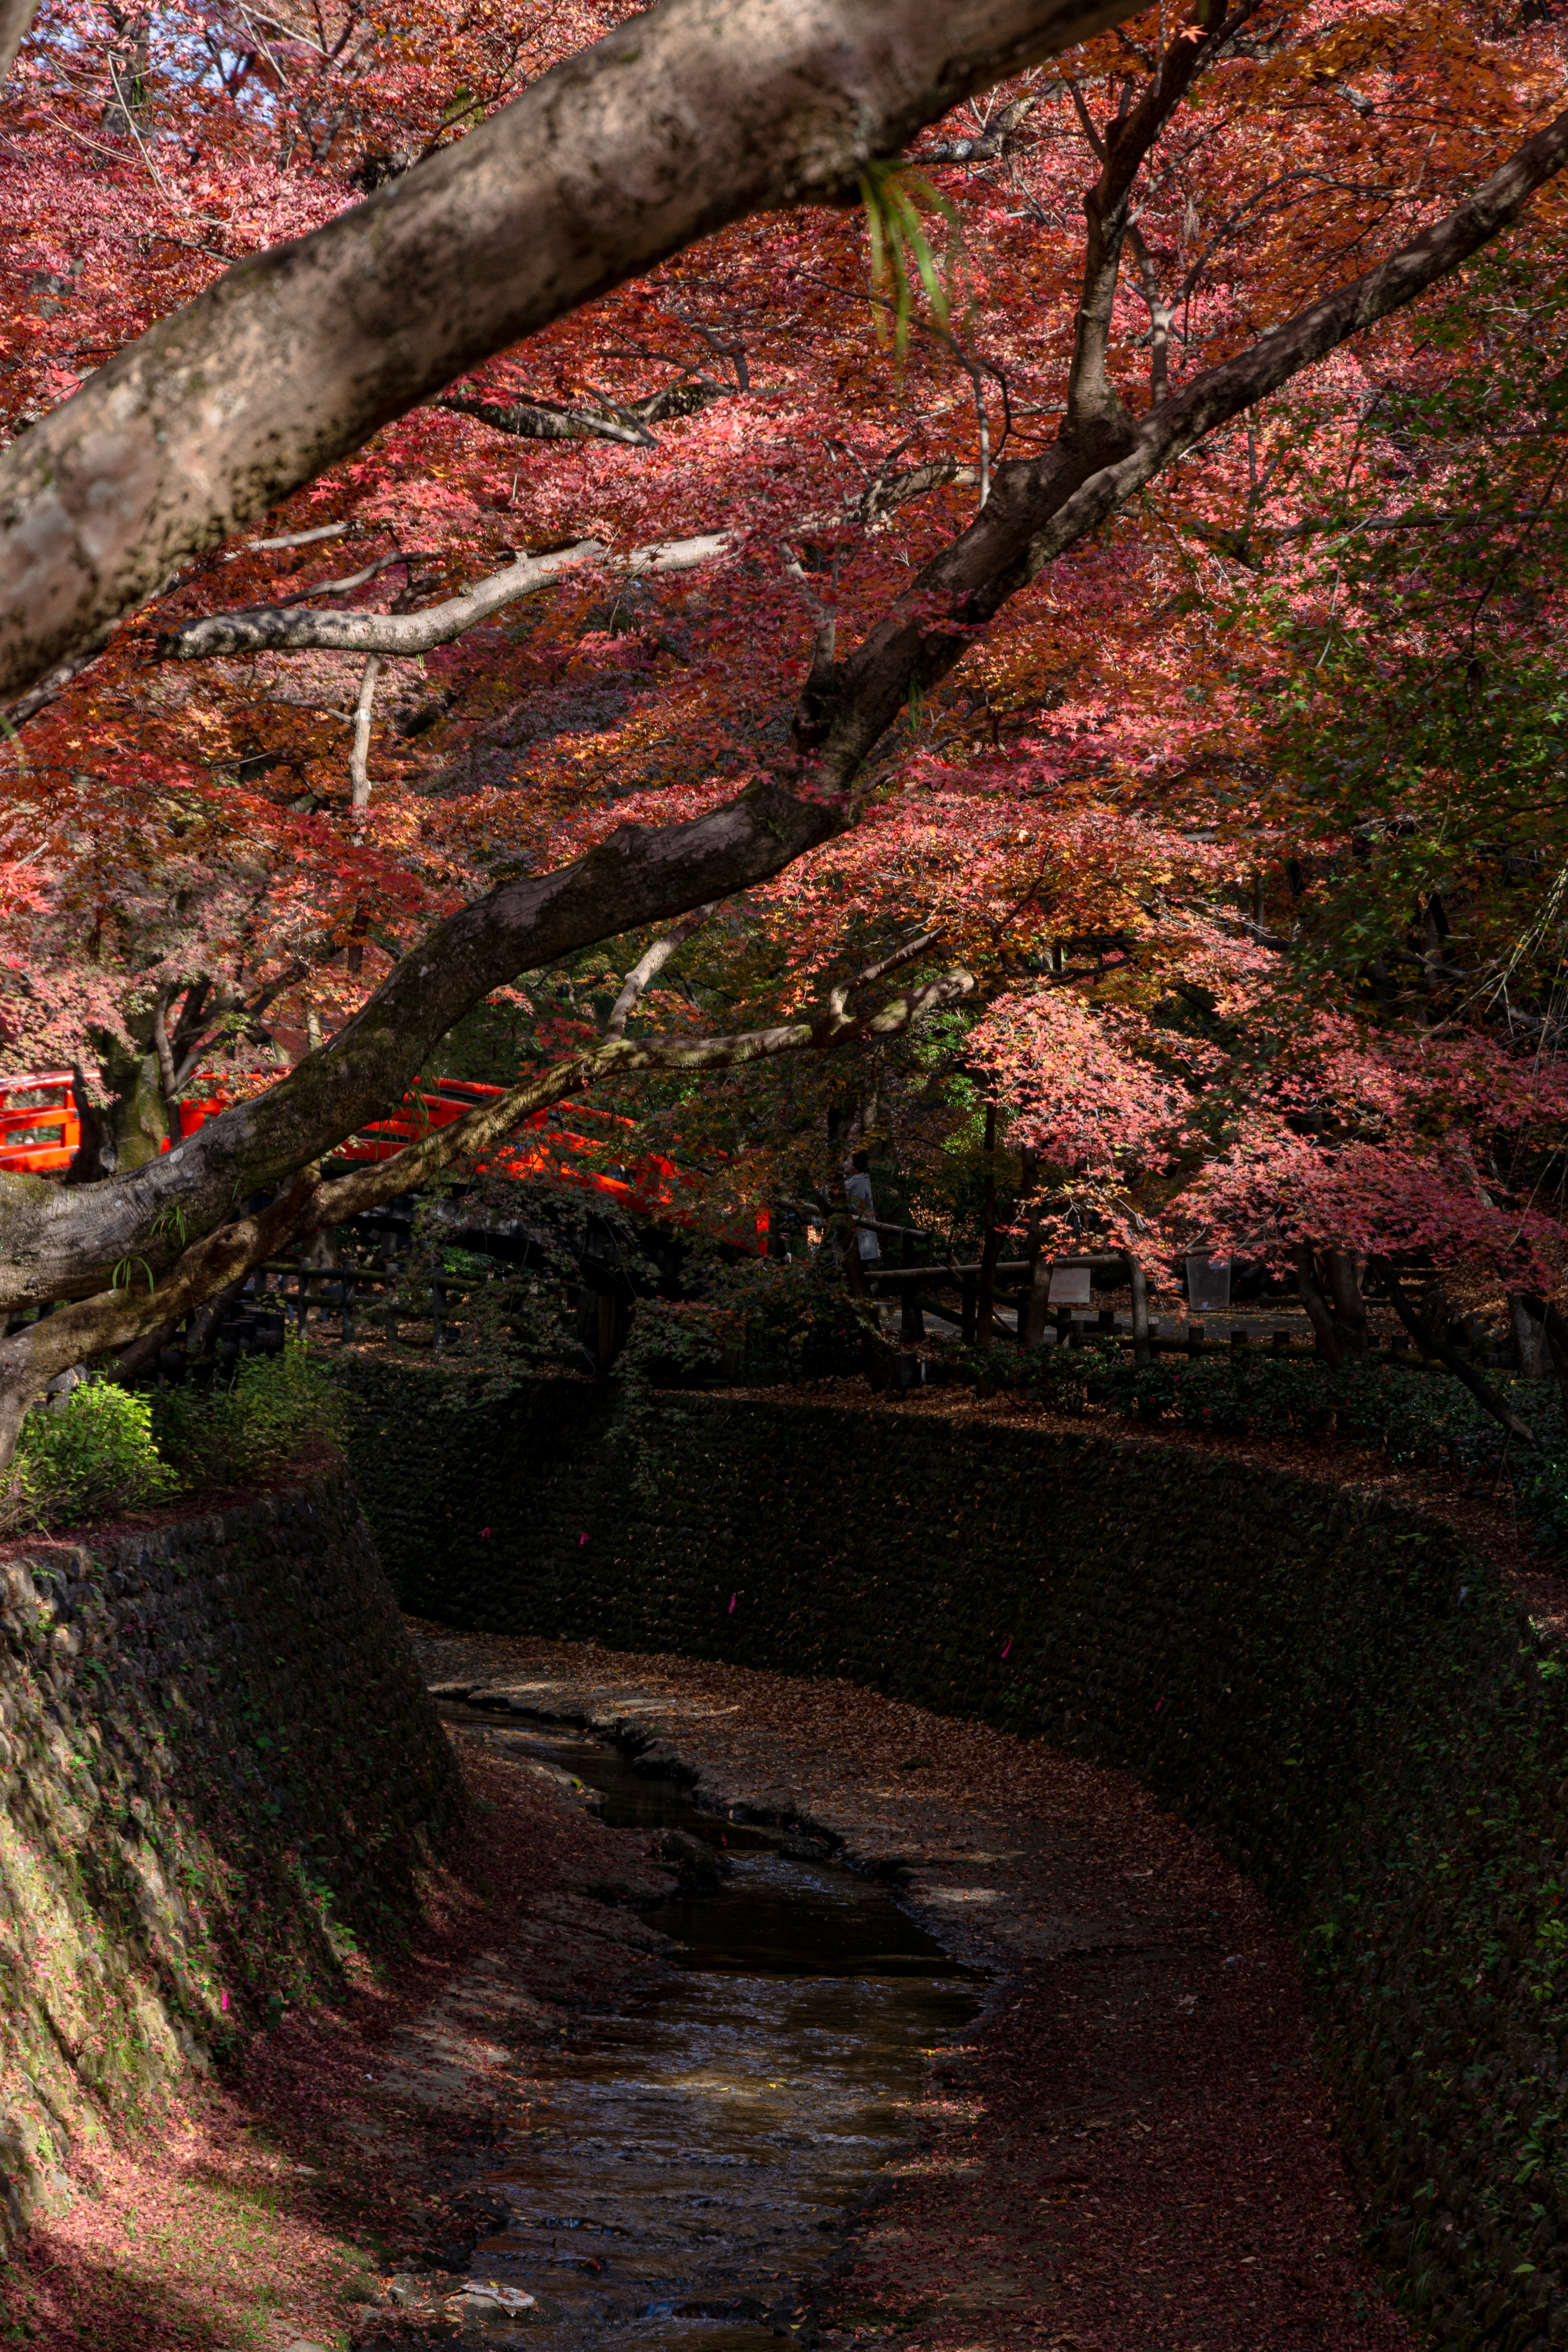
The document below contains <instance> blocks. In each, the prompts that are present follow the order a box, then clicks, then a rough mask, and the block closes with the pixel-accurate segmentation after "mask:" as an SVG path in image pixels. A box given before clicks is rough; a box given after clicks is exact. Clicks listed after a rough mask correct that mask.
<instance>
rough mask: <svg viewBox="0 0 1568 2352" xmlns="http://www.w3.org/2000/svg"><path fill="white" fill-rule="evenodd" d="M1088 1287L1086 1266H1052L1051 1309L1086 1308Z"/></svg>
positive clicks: (1088, 1294)
mask: <svg viewBox="0 0 1568 2352" xmlns="http://www.w3.org/2000/svg"><path fill="white" fill-rule="evenodd" d="M1089 1297H1090V1287H1089V1268H1088V1266H1087V1265H1053V1266H1052V1268H1051V1287H1050V1295H1049V1297H1048V1298H1047V1305H1048V1306H1051V1307H1087V1306H1088V1305H1089Z"/></svg>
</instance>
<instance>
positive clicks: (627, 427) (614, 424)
mask: <svg viewBox="0 0 1568 2352" xmlns="http://www.w3.org/2000/svg"><path fill="white" fill-rule="evenodd" d="M431 405H432V406H433V407H435V408H449V409H450V410H451V411H452V412H453V414H454V415H457V416H475V417H478V419H479V423H480V424H481V425H489V426H490V428H491V430H492V431H493V432H496V433H510V434H514V435H515V436H517V437H518V438H519V439H520V440H523V441H590V440H593V441H622V442H626V443H629V444H630V446H632V447H633V448H634V449H652V448H654V447H656V446H657V444H656V443H655V440H654V437H653V435H652V434H651V433H650V432H649V431H648V429H647V425H643V424H640V423H639V422H638V421H637V418H636V417H635V416H630V415H627V414H626V412H625V411H624V410H619V409H604V410H597V409H592V408H565V407H563V406H562V405H560V404H559V403H557V402H556V401H553V400H523V401H518V402H516V403H514V404H513V405H512V406H511V407H510V408H503V407H502V406H501V405H500V403H499V402H498V401H494V400H477V399H474V398H472V397H471V396H470V395H469V394H466V393H456V392H447V393H443V394H442V395H441V397H440V399H439V400H437V401H433V402H432V403H431Z"/></svg>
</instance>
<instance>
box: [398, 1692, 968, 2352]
mask: <svg viewBox="0 0 1568 2352" xmlns="http://www.w3.org/2000/svg"><path fill="white" fill-rule="evenodd" d="M445 1712H447V1715H448V1717H450V1718H452V1719H453V1722H454V1728H456V1727H458V1724H461V1723H467V1724H469V1725H478V1724H479V1723H481V1722H483V1723H489V1724H493V1722H494V1717H493V1716H490V1717H483V1716H480V1715H479V1713H478V1712H477V1711H473V1710H470V1709H468V1708H467V1707H464V1706H448V1707H447V1709H446V1710H445ZM504 1744H505V1747H506V1748H507V1749H510V1750H511V1751H512V1752H513V1753H514V1754H517V1755H518V1757H519V1760H520V1761H521V1760H522V1759H524V1758H525V1757H526V1758H527V1759H531V1760H533V1761H536V1762H539V1763H543V1764H545V1765H548V1766H552V1767H555V1768H557V1769H561V1770H562V1771H563V1772H565V1773H568V1774H570V1775H571V1776H573V1778H574V1779H575V1780H578V1781H581V1782H582V1783H584V1784H585V1786H586V1788H587V1789H588V1790H595V1791H597V1792H598V1795H597V1798H596V1801H595V1810H596V1811H598V1812H599V1814H600V1817H601V1818H602V1819H603V1820H604V1821H605V1822H606V1823H607V1824H610V1825H612V1826H616V1827H628V1828H639V1829H641V1828H646V1829H647V1830H648V1831H650V1832H657V1831H679V1832H684V1833H685V1835H686V1836H687V1837H688V1838H689V1839H695V1840H700V1841H701V1842H702V1843H703V1844H704V1845H705V1846H707V1847H708V1848H710V1849H711V1850H713V1851H714V1852H715V1853H717V1855H718V1856H719V1857H720V1860H721V1869H722V1873H723V1875H722V1878H721V1884H720V1886H719V1890H718V1891H717V1892H716V1893H714V1894H711V1895H677V1896H676V1897H675V1898H674V1899H672V1900H671V1901H669V1902H668V1903H663V1904H659V1905H658V1906H656V1907H655V1908H653V1909H651V1910H645V1911H644V1912H643V1913H642V1916H643V1917H644V1918H645V1919H646V1920H647V1924H648V1925H649V1926H650V1927H657V1928H658V1929H660V1930H661V1931H662V1932H663V1933H664V1934H666V1935H668V1936H669V1937H673V1938H675V1941H676V1947H677V1948H676V1949H675V1951H674V1952H673V1953H672V1954H671V1955H670V1959H671V1962H672V1965H671V1966H669V1967H668V1969H664V1970H662V1971H661V1972H660V1974H659V1977H658V1979H657V1980H656V1981H653V1982H649V1983H645V1984H644V1985H643V1986H642V1987H641V1988H640V1989H639V1990H637V1991H636V1992H635V1993H634V1994H632V1995H631V1996H630V1997H629V1998H627V1999H626V2000H623V2001H622V2002H621V2004H620V2005H619V2007H618V2008H617V2010H616V2011H615V2013H613V2014H609V2015H600V2016H589V2017H586V2018H584V2019H582V2020H580V2021H578V2023H577V2024H576V2025H575V2026H574V2028H573V2031H572V2033H571V2036H570V2038H569V2041H568V2042H567V2044H566V2046H565V2047H564V2049H563V2053H562V2057H561V2061H560V2063H559V2065H558V2066H557V2067H554V2068H552V2071H551V2074H550V2076H549V2078H548V2081H547V2084H546V2087H545V2091H544V2094H543V2095H542V2097H539V2098H536V2099H535V2100H534V2102H533V2103H532V2104H531V2105H530V2106H529V2107H528V2108H527V2109H526V2110H524V2111H522V2112H521V2113H520V2114H519V2116H518V2118H517V2122H516V2126H515V2128H514V2129H510V2130H503V2132H502V2135H501V2137H500V2140H499V2141H498V2143H497V2145H496V2147H495V2149H494V2154H493V2159H492V2161H491V2162H490V2163H489V2165H488V2166H487V2167H486V2168H485V2170H484V2171H483V2173H482V2174H481V2176H480V2177H479V2179H478V2180H477V2181H476V2183H475V2184H474V2185H475V2187H476V2189H479V2191H480V2192H481V2193H482V2194H483V2195H484V2196H485V2198H486V2199H487V2200H488V2204H489V2210H490V2211H491V2212H492V2213H494V2214H495V2215H496V2216H497V2217H498V2226H497V2227H496V2228H495V2229H494V2231H493V2233H492V2234H491V2235H489V2237H487V2238H485V2239H484V2240H482V2241H481V2242H480V2243H479V2246H478V2247H477V2248H476V2250H475V2252H474V2255H473V2259H472V2263H471V2264H470V2277H471V2279H472V2280H473V2281H474V2282H476V2283H482V2284H485V2285H486V2286H489V2285H491V2284H493V2285H494V2286H495V2287H497V2288H498V2289H500V2290H501V2292H500V2294H498V2296H497V2297H496V2299H495V2305H494V2308H493V2310H492V2311H491V2312H490V2313H489V2314H488V2315H485V2314H482V2313H481V2312H480V2311H479V2310H478V2309H475V2308H473V2307H472V2304H471V2300H470V2314H471V2319H472V2320H479V2321H485V2322H487V2323H488V2324H486V2325H485V2333H486V2334H487V2336H489V2340H490V2341H492V2342H496V2341H501V2340H505V2338H506V2336H508V2335H509V2334H510V2333H512V2332H513V2330H514V2328H515V2332H516V2334H517V2335H518V2337H519V2340H521V2335H522V2333H523V2330H524V2327H525V2326H526V2332H527V2335H528V2336H529V2339H530V2340H538V2339H539V2338H541V2337H543V2336H548V2337H549V2338H550V2339H551V2340H553V2341H555V2342H559V2343H561V2344H563V2345H566V2344H577V2343H586V2342H588V2341H589V2340H592V2341H594V2342H595V2343H600V2342H603V2341H605V2340H606V2339H608V2340H610V2341H612V2342H613V2341H616V2340H622V2341H625V2342H626V2343H628V2344H636V2345H638V2346H649V2347H654V2346H657V2347H678V2346H688V2345H689V2346H692V2347H710V2352H760V2347H763V2345H765V2344H768V2343H771V2342H772V2340H773V2337H774V2336H778V2335H783V2334H787V2333H788V2332H790V2330H791V2329H792V2327H794V2326H799V2325H800V2324H801V2322H802V2320H803V2317H805V2318H807V2321H808V2315H809V2302H808V2297H807V2289H808V2282H809V2281H810V2279H811V2277H812V2275H813V2274H814V2273H820V2272H821V2271H822V2270H823V2268H824V2266H825V2264H826V2263H827V2262H828V2261H829V2259H830V2258H831V2256H832V2253H833V2252H834V2239H835V2237H837V2236H838V2235H840V2234H841V2233H842V2231H843V2230H844V2228H845V2227H846V2225H847V2222H848V2221H849V2220H850V2219H851V2218H852V2213H853V2210H854V2209H855V2208H856V2207H857V2205H858V2204H860V2203H862V2202H863V2201H865V2200H866V2199H867V2196H868V2191H870V2190H871V2189H872V2185H873V2181H874V2177H875V2175H876V2174H877V2173H878V2172H879V2170H880V2169H881V2168H883V2167H885V2166H887V2165H889V2163H891V2162H894V2161H896V2160H897V2159H898V2158H900V2156H901V2155H903V2154H905V2153H906V2152H907V2151H908V2150H909V2148H910V2141H911V2134H912V2120H911V2108H912V2106H913V2105H915V2103H916V2102H918V2100H919V2098H920V2096H921V2090H922V2086H923V2082H924V2074H925V2063H926V2056H927V2053H930V2052H931V2050H932V2049H933V2048H940V2047H941V2046H942V2045H944V2044H945V2043H947V2042H950V2041H951V2040H952V2038H953V2037H954V2036H955V2035H962V2033H963V2030H964V2029H965V2027H966V2026H967V2025H968V2024H969V2023H970V2021H972V2020H973V2017H974V2016H975V2014H976V2012H977V2011H978V2008H979V2003H980V1997H981V1993H982V1990H983V1984H984V1980H983V1979H977V1978H976V1977H975V1975H974V1974H973V1971H969V1970H966V1969H963V1968H962V1967H961V1966H960V1965H959V1964H958V1963H957V1962H956V1961H954V1960H952V1959H951V1958H949V1957H948V1956H947V1954H945V1953H944V1952H943V1951H942V1948H941V1947H940V1946H939V1945H938V1944H937V1943H936V1942H935V1941H934V1939H933V1938H932V1937H930V1936H929V1935H928V1934H926V1932H925V1931H924V1930H923V1929H922V1928H921V1927H919V1926H917V1924H916V1923H915V1922H914V1921H913V1920H912V1919H911V1918H910V1917H909V1916H907V1915H906V1914H905V1913H904V1912H903V1911H902V1910H900V1907H899V1904H898V1902H897V1900H896V1898H895V1896H894V1894H893V1893H892V1891H891V1889H890V1888H889V1886H888V1885H885V1884H882V1883H880V1882H879V1881H876V1880H872V1879H868V1878H864V1877H858V1876H857V1875H855V1874H853V1873H851V1872H849V1871H847V1870H845V1869H842V1868H837V1867H835V1866H834V1864H832V1863H831V1861H829V1860H827V1859H826V1858H820V1859H819V1858H814V1854H813V1843H812V1842H811V1841H808V1840H801V1839H795V1840H792V1839H791V1838H790V1837H789V1836H788V1835H787V1834H786V1833H784V1832H767V1831H760V1830H758V1829H756V1828H754V1827H752V1826H751V1825H749V1824H742V1823H739V1822H733V1821H730V1820H727V1819H721V1818H720V1817H719V1816H717V1815H715V1814H713V1813H711V1812H703V1811H700V1809H699V1808H698V1807H697V1806H696V1805H695V1804H694V1803H693V1802H692V1801H691V1800H690V1798H689V1796H688V1795H687V1794H686V1793H685V1791H684V1790H682V1789H681V1788H680V1787H679V1785H677V1784H676V1783H675V1782H673V1781H672V1780H668V1779H652V1778H647V1777H644V1776H643V1775H639V1774H638V1773H637V1770H636V1769H634V1767H633V1765H632V1764H631V1763H630V1762H629V1761H628V1760H627V1759H626V1757H625V1756H624V1755H623V1754H622V1753H621V1752H620V1750H618V1749H617V1748H613V1747H611V1746H609V1745H607V1744H606V1743H605V1742H603V1741H600V1740H597V1739H595V1738H589V1737H586V1736H580V1737H576V1736H574V1735H573V1734H572V1733H570V1732H567V1731H563V1730H562V1729H561V1728H560V1727H557V1726H538V1727H529V1726H527V1725H526V1719H525V1723H524V1725H522V1726H519V1727H517V1728H516V1729H513V1728H510V1727H509V1729H508V1731H507V1733H506V1734H505V1736H504ZM503 2214H504V2219H501V2218H500V2217H501V2216H502V2215H503ZM523 2297H531V2298H532V2299H533V2300H532V2303H531V2305H530V2304H527V2303H525V2302H524V2301H523V2300H522V2298H523ZM803 2297H805V2298H806V2299H805V2300H803ZM465 2332H467V2329H466V2330H465ZM806 2332H809V2325H808V2326H807V2331H806Z"/></svg>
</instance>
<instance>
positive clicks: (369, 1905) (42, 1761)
mask: <svg viewBox="0 0 1568 2352" xmlns="http://www.w3.org/2000/svg"><path fill="white" fill-rule="evenodd" d="M459 1804H460V1794H459V1787H458V1780H457V1774H456V1768H455V1765H454V1763H453V1760H452V1755H451V1750H450V1747H449V1745H448V1743H447V1739H446V1737H445V1735H444V1733H443V1732H442V1729H441V1727H440V1724H439V1722H438V1721H437V1717H436V1715H435V1711H434V1709H433V1707H432V1706H431V1704H430V1701H429V1699H428V1697H427V1696H426V1692H425V1688H424V1685H423V1682H422V1680H421V1678H420V1675H419V1671H418V1668H417V1665H416V1662H415V1659H414V1655H413V1652H412V1649H411V1647H410V1645H409V1643H408V1642H407V1640H406V1638H405V1634H404V1632H403V1627H402V1624H401V1622H400V1620H399V1618H398V1614H397V1610H396V1606H395V1602H394V1600H393V1597H392V1594H391V1591H390V1590H389V1588H388V1586H387V1583H386V1580H385V1578H384V1576H383V1574H382V1572H381V1567H380V1563H379V1561H378V1559H377V1558H376V1553H375V1548H374V1543H373V1541H372V1539H371V1537H370V1535H369V1532H368V1530H367V1528H366V1527H365V1524H364V1520H363V1517H362V1516H361V1513H360V1510H359V1507H358V1505H357V1503H356V1501H355V1500H354V1497H353V1492H352V1490H351V1489H350V1487H349V1486H348V1485H347V1483H346V1481H345V1480H344V1479H343V1477H342V1475H341V1474H338V1473H333V1474H331V1475H316V1476H312V1477H308V1478H305V1479H303V1480H302V1481H301V1482H300V1483H298V1484H296V1485H294V1486H289V1487H288V1488H286V1489H284V1490H283V1491H280V1492H279V1493H276V1494H272V1495H268V1496H262V1497H260V1498H258V1499H257V1500H256V1501H253V1502H250V1503H247V1504H246V1505H244V1506H242V1507H235V1508H232V1509H228V1510H224V1511H219V1512H208V1513H205V1514H201V1515H199V1516H196V1517H191V1518H188V1519H182V1520H178V1521H175V1522H174V1523H173V1524H170V1525H166V1526H163V1527H156V1528H146V1529H143V1530H140V1531H136V1530H120V1531H117V1532H111V1533H105V1534H93V1533H89V1534H87V1535H85V1536H84V1537H83V1538H81V1540H79V1541H78V1542H73V1543H63V1542H57V1541H50V1540H41V1539H40V1540H34V1541H26V1542H19V1543H13V1544H12V1545H10V1546H8V1547H7V1548H6V1550H5V1556H4V1558H3V1559H0V2199H3V2204H0V2249H3V2248H4V2246H5V2245H6V2244H8V2243H9V2242H11V2240H12V2239H13V2238H14V2237H15V2235H16V2232H17V2231H19V2230H20V2229H21V2228H23V2227H24V2226H25V2225H26V2221H27V2220H28V2219H29V2217H30V2216H31V2215H32V2214H33V2213H34V2212H35V2211H37V2210H39V2208H40V2205H41V2206H42V2207H43V2208H44V2210H47V2209H48V2206H49V2203H50V2200H51V2199H58V2198H59V2197H63V2196H66V2195H68V2193H69V2189H68V2179H69V2168H70V2164H71V2159H72V2155H73V2151H74V2148H75V2147H76V2145H77V2144H78V2142H79V2140H80V2139H81V2138H82V2137H84V2136H86V2137H90V2136H91V2134H92V2133H93V2131H94V2129H95V2128H96V2126H97V2124H98V2121H99V2120H100V2118H101V2117H102V2116H104V2115H105V2114H107V2113H110V2112H114V2111H118V2112H120V2113H121V2114H123V2113H124V2112H125V2111H126V2110H127V2109H134V2108H135V2107H136V2106H137V2105H138V2104H139V2103H142V2102H144V2101H146V2100H148V2099H153V2100H155V2098H156V2095H157V2092H158V2088H159V2085H160V2084H162V2083H163V2082H165V2081H167V2080H168V2079H169V2078H170V2077H171V2076H172V2075H173V2074H175V2073H177V2072H178V2071H179V2070H180V2069H182V2068H183V2067H184V2066H186V2065H189V2064H193V2063H194V2064H196V2065H202V2064H204V2063H207V2061H208V2060H209V2058H210V2056H211V2055H212V2054H213V2053H220V2052H221V2051H222V2049H223V2047H224V2046H225V2044H226V2042H227V2041H228V2039H229V2038H230V2037H231V2036H232V2035H233V2034H235V2033H236V2032H241V2031H244V2030H247V2029H248V2028H251V2027H253V2026H255V2025H256V2024H257V2023H258V2022H262V2021H266V2020H267V2019H268V2017H269V2016H272V2017H275V2016H276V2015H277V2014H278V2013H279V2011H280V2009H281V2008H282V2007H284V2006H285V2005H287V2004H288V2002H289V2001H290V2000H293V1999H294V1998H296V1997H299V1996H300V1995H304V1994H308V1993H310V1992H312V1991H317V1990H321V1989H323V1988H326V1987H330V1986H331V1984H332V1983H333V1982H334V1981H341V1979H342V1967H343V1962H344V1959H345V1957H346V1955H347V1953H348V1952H349V1951H350V1950H351V1949H352V1948H353V1946H354V1945H355V1944H356V1943H357V1944H359V1945H360V1946H362V1947H368V1948H374V1947H377V1946H380V1947H385V1946H387V1945H388V1944H389V1942H391V1941H393V1940H394V1939H395V1938H396V1937H398V1936H399V1935H400V1934H401V1933H402V1932H403V1931H404V1929H405V1923H406V1920H407V1916H408V1914H409V1911H410V1908H411V1906H412V1903H413V1900H414V1895H415V1877H416V1872H417V1870H418V1869H419V1867H420V1866H421V1864H423V1863H425V1862H426V1861H428V1860H429V1859H430V1858H431V1857H432V1855H433V1853H434V1851H435V1849H436V1848H437V1845H438V1843H439V1841H440V1839H441V1838H442V1836H443V1835H444V1833H445V1832H446V1830H447V1827H448V1826H449V1824H451V1823H452V1822H454V1821H455V1820H456V1818H457V1816H458V1809H459Z"/></svg>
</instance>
